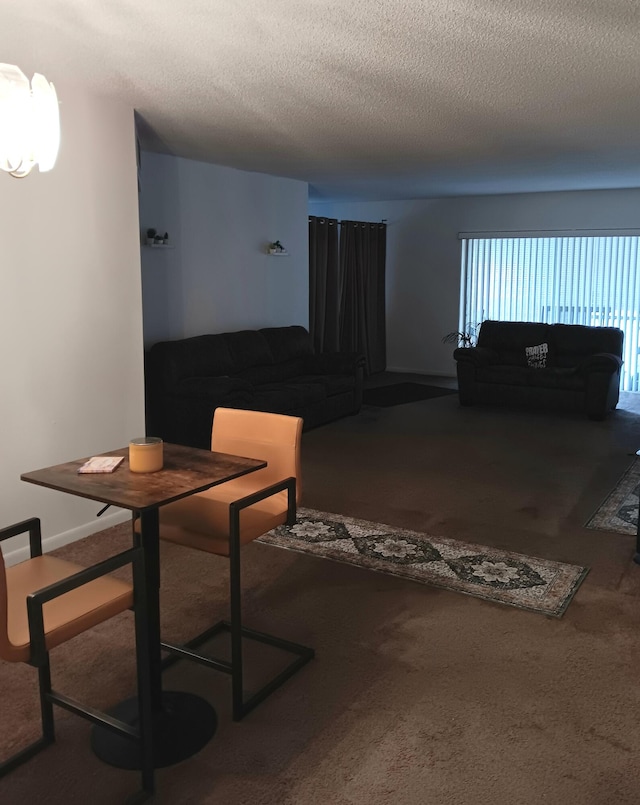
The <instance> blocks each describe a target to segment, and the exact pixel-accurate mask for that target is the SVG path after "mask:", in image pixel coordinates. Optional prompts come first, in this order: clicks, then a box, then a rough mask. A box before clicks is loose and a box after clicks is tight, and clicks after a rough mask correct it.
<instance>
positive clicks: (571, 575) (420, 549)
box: [260, 508, 588, 617]
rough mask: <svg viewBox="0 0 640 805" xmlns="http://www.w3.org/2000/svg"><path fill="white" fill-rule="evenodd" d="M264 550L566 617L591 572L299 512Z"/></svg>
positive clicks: (268, 540)
mask: <svg viewBox="0 0 640 805" xmlns="http://www.w3.org/2000/svg"><path fill="white" fill-rule="evenodd" d="M260 542H265V543H267V544H269V545H277V546H278V547H279V548H286V549H288V550H291V551H298V552H301V553H310V554H313V555H314V556H320V557H323V558H326V559H334V560H336V561H338V562H347V563H349V564H353V565H358V566H359V567H364V568H368V569H370V570H376V571H378V572H380V573H389V574H391V575H393V576H401V577H402V578H406V579H410V580H412V581H417V582H421V583H423V584H430V585H433V586H435V587H443V588H444V589H447V590H455V591H456V592H459V593H465V594H466V595H473V596H477V597H478V598H485V599H487V600H489V601H497V602H499V603H502V604H508V605H510V606H514V607H519V608H520V609H526V610H529V611H531V612H538V613H540V614H543V615H553V616H555V617H560V616H561V615H562V614H563V613H564V611H565V610H566V608H567V606H568V605H569V602H570V601H571V599H572V597H573V595H574V594H575V592H576V590H577V589H578V587H579V586H580V583H581V582H582V580H583V579H584V577H585V576H586V575H587V573H588V569H587V568H584V567H579V566H577V565H568V564H564V563H562V562H552V561H549V560H548V559H534V558H533V557H531V556H524V555H522V554H518V553H511V552H508V551H501V550H497V549H496V548H489V547H487V546H485V545H473V544H471V543H468V542H458V541H457V540H453V539H447V538H445V537H431V536H427V535H426V534H420V533H418V532H415V531H406V530H403V529H399V528H394V527H393V526H389V525H383V524H382V523H370V522H367V521H366V520H355V519H353V518H352V517H344V516H343V515H340V514H330V513H328V512H320V511H314V510H313V509H303V508H300V509H298V519H297V521H296V523H295V525H293V526H286V525H285V526H279V527H278V528H275V529H274V530H273V531H270V532H269V533H268V534H265V536H263V537H260Z"/></svg>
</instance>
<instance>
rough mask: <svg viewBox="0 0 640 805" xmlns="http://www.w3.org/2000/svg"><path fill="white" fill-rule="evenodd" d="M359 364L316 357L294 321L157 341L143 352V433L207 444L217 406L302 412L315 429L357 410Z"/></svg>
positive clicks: (354, 358)
mask: <svg viewBox="0 0 640 805" xmlns="http://www.w3.org/2000/svg"><path fill="white" fill-rule="evenodd" d="M363 366H364V361H363V359H362V357H361V356H359V355H352V354H342V353H335V354H333V353H332V354H329V353H325V354H318V355H316V354H314V350H313V343H312V341H311V337H310V335H309V333H308V332H307V330H306V329H305V328H304V327H300V326H297V325H296V326H292V327H270V328H266V329H262V330H241V331H239V332H233V333H219V334H212V335H199V336H195V337H192V338H184V339H180V340H176V341H161V342H159V343H157V344H154V345H153V346H152V347H151V349H150V350H149V351H148V352H147V354H146V356H145V381H146V415H147V433H148V434H150V435H154V436H161V437H162V438H163V439H164V440H165V441H168V442H174V443H177V444H185V445H189V446H192V447H202V448H205V449H208V448H209V447H210V446H211V421H212V418H213V412H214V410H215V409H216V408H217V407H218V406H224V407H225V408H249V409H253V410H258V411H270V412H273V413H279V414H291V415H294V416H301V417H303V419H304V427H305V429H309V428H313V427H315V426H317V425H322V424H324V423H325V422H329V421H331V420H334V419H338V418H339V417H342V416H346V415H347V414H355V413H357V412H358V411H359V410H360V406H361V404H362V384H363V372H364V369H363Z"/></svg>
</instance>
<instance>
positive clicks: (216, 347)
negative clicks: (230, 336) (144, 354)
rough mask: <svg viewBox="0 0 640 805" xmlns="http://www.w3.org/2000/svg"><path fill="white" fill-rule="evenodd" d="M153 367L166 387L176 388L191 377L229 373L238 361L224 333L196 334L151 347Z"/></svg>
mask: <svg viewBox="0 0 640 805" xmlns="http://www.w3.org/2000/svg"><path fill="white" fill-rule="evenodd" d="M149 368H150V370H151V371H152V372H153V373H154V375H155V379H156V381H158V382H159V384H160V386H161V387H162V388H164V389H166V390H172V389H173V388H174V387H175V386H176V385H177V384H178V383H180V381H182V380H185V379H186V378H189V377H220V376H225V375H228V374H230V373H231V372H233V369H234V364H233V358H232V356H231V353H230V352H229V347H228V344H227V339H226V337H225V336H224V335H196V336H193V337H192V338H182V339H180V340H178V341H160V342H159V343H157V344H154V345H153V346H152V347H151V349H150V351H149Z"/></svg>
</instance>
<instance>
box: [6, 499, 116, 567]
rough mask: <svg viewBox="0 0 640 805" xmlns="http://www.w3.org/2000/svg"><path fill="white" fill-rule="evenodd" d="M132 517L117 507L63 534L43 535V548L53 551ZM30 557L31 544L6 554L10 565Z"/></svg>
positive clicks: (44, 550) (46, 551) (7, 563)
mask: <svg viewBox="0 0 640 805" xmlns="http://www.w3.org/2000/svg"><path fill="white" fill-rule="evenodd" d="M129 519H131V512H130V511H128V510H126V509H117V510H116V511H114V512H112V513H111V514H106V515H103V516H102V517H99V518H98V519H96V520H92V521H91V522H89V523H84V524H83V525H81V526H78V527H77V528H72V529H70V530H69V531H63V532H62V533H61V534H52V535H51V536H50V537H43V539H42V550H43V552H44V553H48V552H49V551H53V550H54V549H55V548H61V547H62V546H63V545H69V543H71V542H77V540H79V539H83V538H84V537H88V536H89V535H90V534H95V533H96V531H102V530H104V529H105V528H109V527H110V526H113V525H119V524H120V523H124V522H126V520H129ZM28 558H29V546H28V545H23V546H22V547H21V548H16V549H15V550H13V551H9V552H8V553H6V554H5V557H4V561H5V564H6V565H7V566H8V565H16V564H18V562H23V561H24V560H25V559H28Z"/></svg>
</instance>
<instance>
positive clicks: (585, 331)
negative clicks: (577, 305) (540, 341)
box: [551, 324, 624, 367]
mask: <svg viewBox="0 0 640 805" xmlns="http://www.w3.org/2000/svg"><path fill="white" fill-rule="evenodd" d="M551 331H552V335H551V337H552V339H553V343H554V346H555V353H556V356H557V361H556V365H557V366H561V367H562V366H564V367H569V366H577V365H578V364H579V363H580V362H581V361H583V360H584V359H585V358H586V357H588V356H589V355H594V354H595V353H596V352H610V353H611V354H612V355H617V356H618V357H619V358H621V357H622V344H623V340H624V333H623V332H622V330H619V329H618V328H617V327H588V326H587V325H583V324H553V325H552V326H551Z"/></svg>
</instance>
